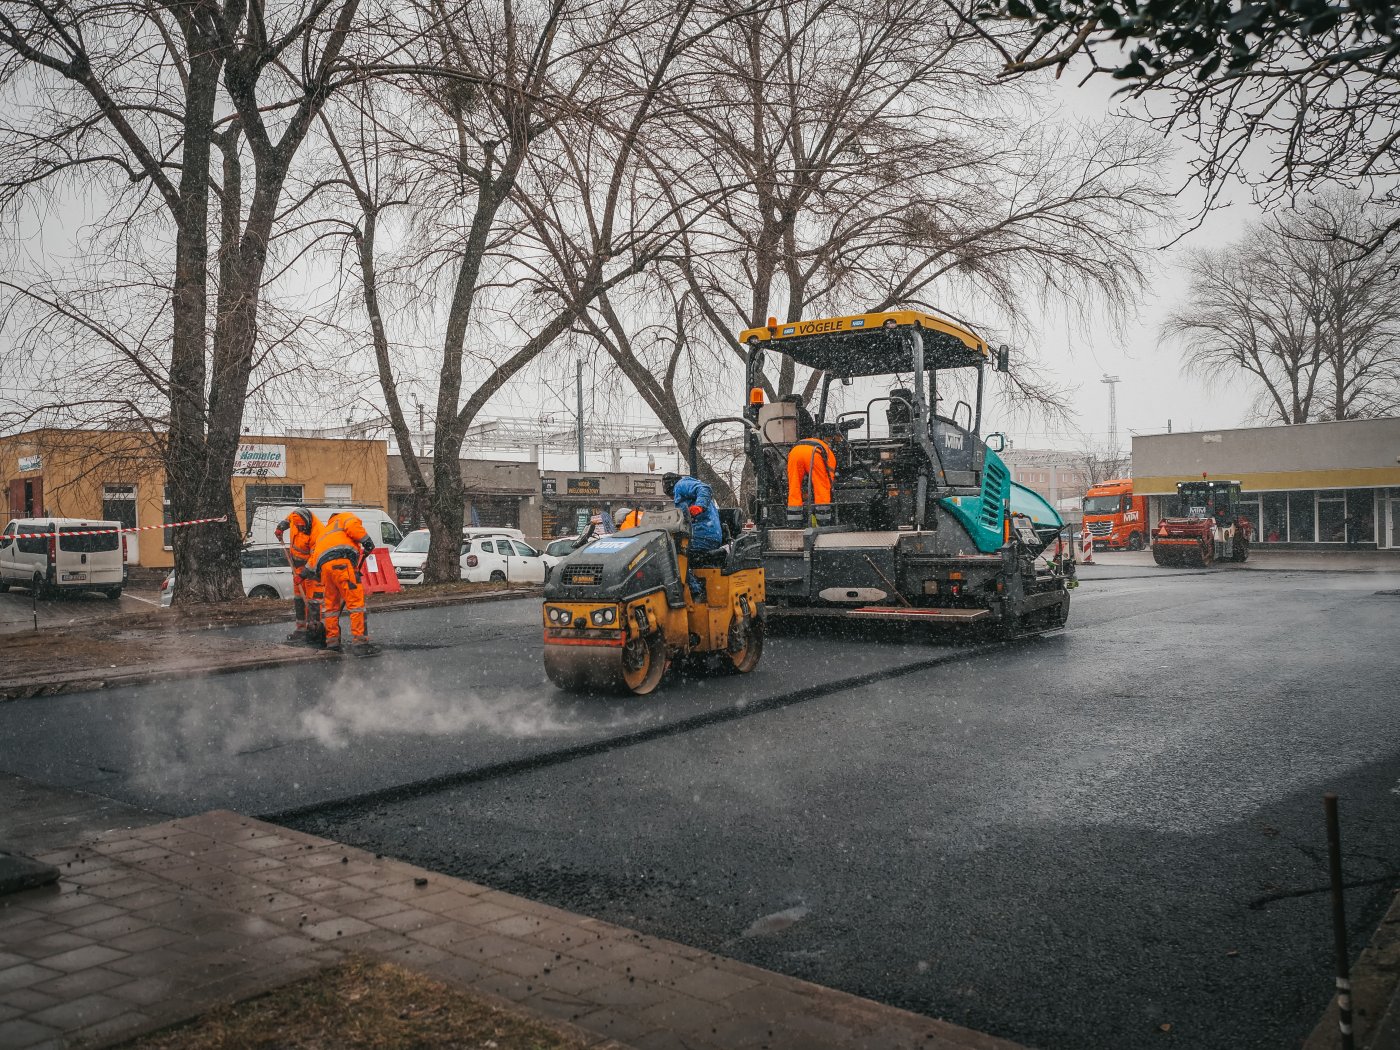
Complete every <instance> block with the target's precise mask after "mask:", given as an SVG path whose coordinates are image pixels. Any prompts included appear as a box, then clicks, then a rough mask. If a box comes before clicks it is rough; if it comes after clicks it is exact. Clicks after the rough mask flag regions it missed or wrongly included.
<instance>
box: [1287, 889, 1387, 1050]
mask: <svg viewBox="0 0 1400 1050" xmlns="http://www.w3.org/2000/svg"><path fill="white" fill-rule="evenodd" d="M1351 990H1352V995H1351V998H1352V1007H1351V1014H1352V1027H1353V1031H1354V1037H1355V1040H1356V1047H1357V1050H1400V890H1397V891H1396V893H1395V896H1394V897H1393V898H1392V899H1391V902H1390V909H1389V910H1388V911H1387V912H1386V914H1385V918H1384V919H1382V920H1381V923H1380V925H1379V926H1377V927H1376V932H1375V934H1374V935H1373V936H1372V937H1371V943H1370V944H1368V945H1367V946H1366V949H1365V950H1364V951H1363V952H1362V953H1361V955H1360V957H1358V958H1357V960H1356V964H1355V965H1354V966H1352V968H1351ZM1341 1045H1342V1039H1341V1035H1340V1033H1339V1032H1338V1030H1337V1000H1336V998H1335V996H1334V997H1333V999H1332V1002H1331V1003H1330V1004H1329V1005H1328V1007H1327V1012H1326V1013H1325V1014H1323V1015H1322V1020H1320V1021H1318V1022H1317V1027H1316V1028H1314V1029H1313V1030H1312V1034H1311V1035H1310V1036H1308V1038H1307V1041H1306V1042H1304V1043H1303V1047H1302V1050H1336V1048H1338V1047H1340V1046H1341Z"/></svg>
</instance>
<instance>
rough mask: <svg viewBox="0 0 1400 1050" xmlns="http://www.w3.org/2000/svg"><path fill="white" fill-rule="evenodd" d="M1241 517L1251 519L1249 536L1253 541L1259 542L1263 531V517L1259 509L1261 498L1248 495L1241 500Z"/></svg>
mask: <svg viewBox="0 0 1400 1050" xmlns="http://www.w3.org/2000/svg"><path fill="white" fill-rule="evenodd" d="M1240 517H1242V518H1245V519H1247V520H1248V521H1249V527H1250V531H1249V538H1250V542H1251V543H1258V542H1259V537H1260V536H1262V535H1263V534H1264V533H1263V531H1262V526H1263V518H1262V515H1261V514H1260V511H1259V500H1258V498H1257V497H1246V498H1245V499H1242V500H1240Z"/></svg>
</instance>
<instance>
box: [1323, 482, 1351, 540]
mask: <svg viewBox="0 0 1400 1050" xmlns="http://www.w3.org/2000/svg"><path fill="white" fill-rule="evenodd" d="M1346 518H1347V501H1346V499H1345V497H1344V496H1343V495H1342V493H1340V492H1320V493H1318V496H1317V542H1318V543H1345V542H1346V539H1347V525H1346Z"/></svg>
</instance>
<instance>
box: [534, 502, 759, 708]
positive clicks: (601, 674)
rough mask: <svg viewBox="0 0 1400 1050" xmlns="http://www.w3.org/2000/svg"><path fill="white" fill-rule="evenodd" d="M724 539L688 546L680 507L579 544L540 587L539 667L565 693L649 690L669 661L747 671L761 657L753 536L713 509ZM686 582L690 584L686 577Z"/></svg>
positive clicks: (730, 515) (676, 665)
mask: <svg viewBox="0 0 1400 1050" xmlns="http://www.w3.org/2000/svg"><path fill="white" fill-rule="evenodd" d="M720 523H721V528H722V531H723V535H724V540H725V542H724V543H723V545H722V546H720V547H718V548H717V549H715V550H709V551H697V552H694V553H692V552H691V551H690V529H689V526H688V525H687V523H686V521H685V519H684V518H683V516H682V514H681V512H680V511H679V510H675V509H673V508H667V509H665V510H659V511H652V510H649V511H647V513H646V517H645V519H644V520H643V523H642V525H641V526H640V527H638V528H632V529H624V530H622V531H619V532H614V533H610V534H608V535H605V536H602V537H600V538H598V539H595V540H593V541H592V542H590V543H587V544H585V545H584V546H582V547H580V548H579V549H577V550H575V551H574V552H573V553H571V554H569V555H568V556H567V557H565V559H564V560H563V561H561V562H560V563H559V564H558V565H556V566H555V567H554V568H553V570H551V572H550V574H549V579H548V581H547V582H546V583H545V588H544V610H543V617H544V669H545V673H546V674H547V675H549V680H550V681H551V682H553V683H554V684H555V685H557V686H558V687H559V688H561V689H565V690H568V691H570V692H616V693H635V694H636V695H638V696H645V695H647V694H648V693H651V692H653V691H654V690H655V689H656V688H657V686H659V685H660V684H661V682H662V680H663V679H664V678H665V676H666V672H667V671H668V670H672V669H681V668H686V669H689V670H693V671H705V672H715V671H719V672H725V671H727V672H730V673H738V674H747V673H748V672H749V671H752V670H753V669H754V668H755V667H757V666H758V661H759V659H760V658H761V657H762V655H763V633H764V608H763V599H764V592H763V567H762V564H761V561H760V555H759V541H758V537H757V536H756V535H755V534H754V533H752V532H749V533H745V532H742V531H741V530H740V529H739V528H738V512H737V511H727V510H721V511H720ZM688 577H692V578H693V580H694V584H695V585H694V586H691V585H690V584H689V583H688Z"/></svg>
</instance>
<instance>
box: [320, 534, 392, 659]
mask: <svg viewBox="0 0 1400 1050" xmlns="http://www.w3.org/2000/svg"><path fill="white" fill-rule="evenodd" d="M372 550H374V540H372V539H370V536H369V533H367V532H366V531H365V526H364V523H363V522H361V521H360V519H359V518H358V517H357V516H356V515H354V514H351V513H349V512H347V511H340V512H338V513H336V514H332V515H331V516H330V517H329V518H327V519H326V523H325V525H324V526H323V527H322V529H321V532H320V535H319V536H317V537H316V539H315V542H314V543H313V545H312V548H311V558H310V559H309V560H308V562H307V564H306V567H305V568H304V569H302V575H303V576H307V577H313V576H319V578H320V581H321V586H322V588H324V590H325V598H324V599H323V606H322V613H321V622H322V623H324V624H325V627H326V641H325V646H326V648H327V649H330V650H332V651H334V652H340V651H341V646H340V610H341V607H342V606H343V607H344V608H345V611H346V612H348V613H349V614H350V651H351V652H352V653H354V654H355V655H356V656H374V655H376V654H377V653H378V652H379V649H378V648H377V647H376V646H374V645H372V644H370V640H369V637H368V635H367V633H366V630H365V590H364V588H363V587H362V586H361V585H360V579H359V568H360V562H362V561H363V560H364V558H365V556H366V555H367V554H369V552H370V551H372Z"/></svg>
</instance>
